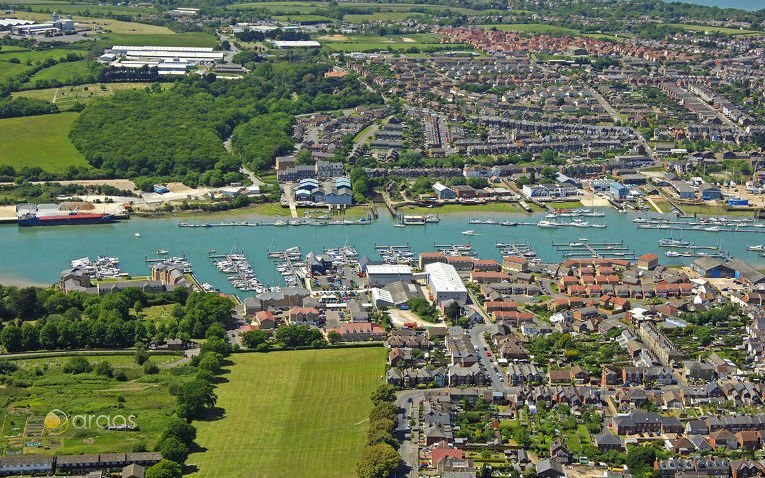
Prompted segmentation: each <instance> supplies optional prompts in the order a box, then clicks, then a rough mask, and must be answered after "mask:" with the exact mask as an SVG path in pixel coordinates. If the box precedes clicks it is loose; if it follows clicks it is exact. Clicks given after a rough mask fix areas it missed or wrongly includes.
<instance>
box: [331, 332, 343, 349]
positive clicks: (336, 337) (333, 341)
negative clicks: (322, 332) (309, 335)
mask: <svg viewBox="0 0 765 478" xmlns="http://www.w3.org/2000/svg"><path fill="white" fill-rule="evenodd" d="M342 338H343V337H342V335H340V334H339V333H338V332H337V331H336V330H330V331H329V333H327V340H328V341H329V343H330V344H332V345H335V344H336V343H338V342H340V340H341V339H342Z"/></svg>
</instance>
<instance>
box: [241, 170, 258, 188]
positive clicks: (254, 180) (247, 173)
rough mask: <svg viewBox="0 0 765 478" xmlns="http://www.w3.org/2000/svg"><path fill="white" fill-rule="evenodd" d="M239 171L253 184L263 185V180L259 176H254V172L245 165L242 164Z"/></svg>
mask: <svg viewBox="0 0 765 478" xmlns="http://www.w3.org/2000/svg"><path fill="white" fill-rule="evenodd" d="M239 172H240V173H242V174H244V175H245V176H247V177H248V178H249V179H250V181H252V184H253V186H262V185H263V181H261V180H260V178H259V177H258V176H256V175H255V173H254V172H252V171H251V170H250V169H248V168H247V166H242V167H241V168H239Z"/></svg>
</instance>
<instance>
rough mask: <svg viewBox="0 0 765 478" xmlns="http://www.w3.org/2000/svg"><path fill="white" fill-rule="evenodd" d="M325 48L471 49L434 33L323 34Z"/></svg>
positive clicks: (337, 49) (386, 49)
mask: <svg viewBox="0 0 765 478" xmlns="http://www.w3.org/2000/svg"><path fill="white" fill-rule="evenodd" d="M317 39H318V40H319V41H320V42H321V43H322V45H323V46H324V48H326V49H327V50H331V51H344V52H348V51H406V50H409V49H411V48H417V49H418V50H420V51H434V50H470V49H471V47H470V46H469V45H465V44H462V43H441V36H440V35H436V34H432V33H418V34H411V35H389V36H374V35H349V36H343V35H340V36H338V37H336V38H332V37H328V36H322V37H318V38H317Z"/></svg>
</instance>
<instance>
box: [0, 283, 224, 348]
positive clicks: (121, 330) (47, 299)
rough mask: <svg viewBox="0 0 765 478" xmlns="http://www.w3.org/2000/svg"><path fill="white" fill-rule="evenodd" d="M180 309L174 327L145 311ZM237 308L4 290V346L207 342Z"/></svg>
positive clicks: (201, 300) (0, 291)
mask: <svg viewBox="0 0 765 478" xmlns="http://www.w3.org/2000/svg"><path fill="white" fill-rule="evenodd" d="M169 304H175V306H174V308H173V310H172V316H173V318H174V319H175V320H174V321H172V323H169V324H162V325H159V326H158V325H156V324H155V323H154V322H148V323H147V322H145V321H143V320H141V319H142V318H143V314H142V310H143V309H144V307H147V306H151V305H169ZM232 307H233V303H232V302H231V301H230V300H229V299H227V298H223V297H220V296H218V295H216V294H204V293H189V291H188V290H187V289H176V290H175V291H173V292H170V293H162V294H146V293H144V292H143V291H141V290H139V289H135V288H131V289H125V290H124V291H120V292H116V293H112V294H108V295H104V296H102V297H98V296H94V295H88V294H83V293H77V292H71V293H69V294H64V293H63V292H61V291H58V290H55V289H39V288H34V287H25V288H16V287H0V319H2V324H1V325H2V329H0V345H1V346H2V347H3V348H4V349H5V350H6V351H7V352H22V351H34V350H59V349H80V348H124V347H132V346H134V345H135V344H137V343H148V342H152V341H155V342H164V340H166V339H167V338H173V337H177V338H182V339H185V340H189V339H192V338H203V337H205V334H206V333H207V331H208V329H210V328H211V327H212V326H213V325H214V324H218V325H220V324H223V323H225V322H226V321H227V320H229V318H230V316H231V308H232Z"/></svg>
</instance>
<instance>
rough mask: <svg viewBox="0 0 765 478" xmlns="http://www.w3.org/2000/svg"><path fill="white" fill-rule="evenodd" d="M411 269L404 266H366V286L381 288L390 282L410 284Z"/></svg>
mask: <svg viewBox="0 0 765 478" xmlns="http://www.w3.org/2000/svg"><path fill="white" fill-rule="evenodd" d="M413 280H414V274H412V268H411V267H409V266H407V265H404V264H381V265H369V266H367V284H368V285H369V287H383V286H386V285H388V284H390V283H392V282H397V281H403V282H412V281H413Z"/></svg>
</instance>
